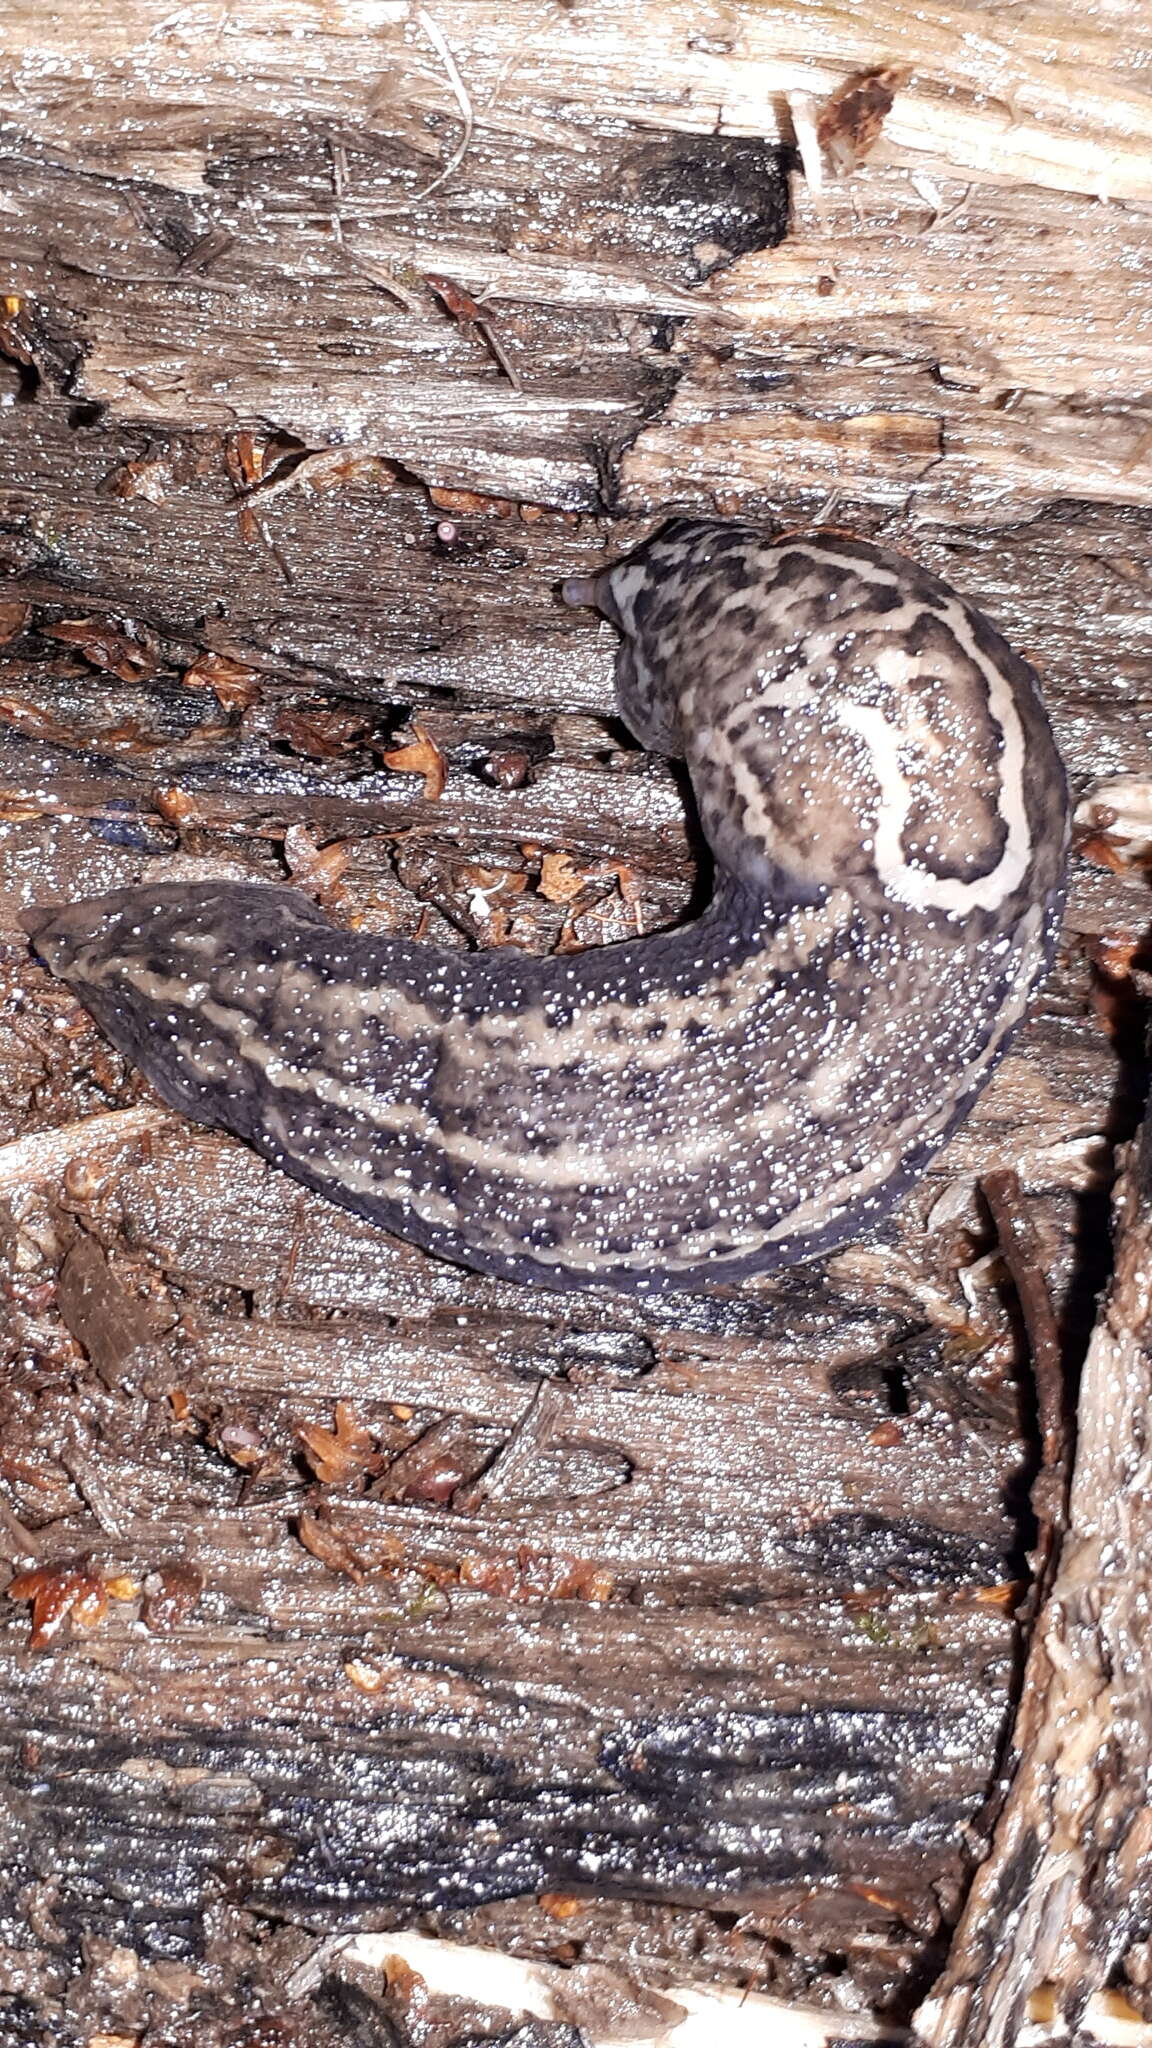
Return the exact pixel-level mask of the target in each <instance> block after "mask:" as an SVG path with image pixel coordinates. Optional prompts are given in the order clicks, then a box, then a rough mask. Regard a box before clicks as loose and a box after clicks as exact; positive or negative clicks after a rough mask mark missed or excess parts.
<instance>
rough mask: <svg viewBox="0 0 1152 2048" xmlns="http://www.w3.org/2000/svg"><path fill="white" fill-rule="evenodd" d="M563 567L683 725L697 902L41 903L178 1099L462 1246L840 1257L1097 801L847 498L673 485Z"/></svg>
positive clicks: (1048, 930)
mask: <svg viewBox="0 0 1152 2048" xmlns="http://www.w3.org/2000/svg"><path fill="white" fill-rule="evenodd" d="M563 596H564V598H565V599H566V601H567V602H568V603H569V604H574V605H595V606H598V607H599V609H600V611H601V612H602V613H604V614H605V615H606V617H607V618H608V619H610V620H611V622H612V624H613V625H614V626H615V627H617V628H618V630H619V632H620V634H621V636H622V644H621V647H620V652H619V659H618V667H617V691H618V696H619V703H620V710H621V713H622V715H623V717H624V719H625V720H626V722H627V724H628V725H629V726H630V728H631V730H632V731H633V732H634V733H635V735H636V737H637V738H638V739H639V740H640V741H641V742H642V743H643V744H644V745H645V746H647V747H651V748H655V749H657V750H658V751H660V752H661V753H665V754H672V755H678V756H682V757H683V758H684V759H685V760H686V761H687V764H688V770H689V773H690V776H691V780H692V787H693V790H694V792H695V797H696V802H697V805H698V808H699V815H700V823H701V826H702V828H703V831H704V835H705V837H706V838H707V840H708V843H709V845H710V847H711V849H712V853H713V856H714V860H715V889H714V893H713V896H712V900H711V902H710V904H709V907H708V909H707V910H706V911H705V912H704V914H703V915H702V916H701V917H700V918H698V919H697V920H696V921H695V922H694V923H691V924H688V925H685V926H684V927H682V928H681V929H678V930H674V931H670V932H665V933H661V934H657V935H654V936H652V937H649V938H643V939H638V940H635V941H631V942H627V943H623V944H619V945H611V946H604V947H601V948H596V949H593V950H591V951H588V952H585V953H582V954H578V955H572V954H564V955H562V956H553V957H551V958H548V959H536V958H531V957H528V956H526V955H524V954H522V953H520V952H517V951H514V950H501V951H496V952H491V953H478V954H460V953H456V952H451V951H444V950H440V949H437V948H434V947H429V946H422V945H418V944H411V943H405V942H403V941H399V940H395V939H384V938H372V937H364V936H360V935H353V934H352V933H350V932H348V931H345V930H342V929H341V928H340V927H339V926H337V925H335V924H334V923H332V922H331V921H330V919H329V918H328V917H326V916H325V915H324V914H323V913H322V912H321V911H319V910H318V909H316V908H315V907H314V906H313V905H312V904H311V903H309V902H308V901H307V900H306V899H305V898H304V897H303V896H301V895H299V894H297V893H296V892H295V891H294V890H292V889H289V888H278V887H271V886H261V885H251V886H247V885H238V884H236V883H235V882H231V881H224V882H219V883H203V884H196V885H185V884H177V883H163V884H159V885H157V886H154V887H151V888H149V887H147V886H143V887H139V888H134V889H123V890H119V891H117V892H116V893H114V894H112V895H107V896H101V897H97V898H94V899H92V900H91V901H87V902H82V903H78V904H75V905H72V906H69V907H65V908H54V909H40V910H36V911H33V912H30V913H26V917H25V922H26V924H27V927H28V929H29V931H30V932H31V933H32V935H33V938H34V941H35V946H36V950H37V951H38V953H39V955H40V957H41V959H42V960H43V961H44V962H45V963H46V964H47V966H48V967H49V968H51V969H52V970H53V972H55V973H56V974H58V975H60V976H62V977H63V979H64V980H65V981H67V982H68V983H69V984H70V985H71V987H72V988H73V989H74V990H75V992H76V994H77V995H78V996H79V997H80V999H81V1001H82V1002H84V1003H85V1004H86V1005H87V1007H88V1009H89V1010H90V1011H91V1013H92V1015H93V1017H94V1018H95V1019H96V1021H97V1022H98V1024H100V1025H101V1027H102V1028H103V1030H104V1031H105V1032H106V1033H107V1035H108V1037H109V1038H111V1039H112V1041H113V1042H114V1043H115V1044H116V1045H117V1046H119V1047H120V1049H121V1050H122V1051H123V1052H125V1053H126V1054H127V1055H128V1056H129V1057H130V1058H131V1059H132V1060H134V1061H135V1062H136V1064H137V1065H138V1066H139V1067H140V1068H142V1069H143V1071H144V1073H145V1074H146V1075H147V1077H148V1079H149V1080H150V1081H151V1082H152V1083H153V1085H154V1086H155V1087H156V1088H157V1090H158V1091H159V1093H160V1094H161V1095H162V1096H163V1098H164V1100H165V1101H166V1102H168V1103H170V1104H171V1105H172V1106H173V1107H174V1108H176V1109H178V1110H182V1111H184V1112H185V1113H186V1114H187V1115H188V1116H190V1117H194V1118H195V1119H196V1120H197V1121H198V1122H201V1123H206V1124H214V1125H220V1126H223V1127H224V1128H225V1129H226V1130H229V1131H233V1132H235V1133H236V1135H237V1136H239V1137H241V1138H243V1139H244V1140H246V1142H247V1143H248V1144H249V1145H252V1146H254V1147H255V1148H256V1150H257V1151H258V1152H260V1153H262V1154H263V1156H264V1157H265V1158H266V1159H269V1160H271V1161H272V1162H273V1163H274V1164H275V1165H276V1166H278V1167H282V1168H283V1169H284V1171H285V1172H287V1173H290V1174H292V1175H294V1176H295V1177H296V1178H297V1179H298V1180H300V1181H303V1182H304V1183H305V1184H306V1185H307V1186H308V1187H311V1188H315V1189H318V1190H319V1192H320V1193H321V1194H323V1195H326V1196H327V1197H328V1198H329V1199H330V1200H331V1201H334V1202H339V1203H342V1204H343V1205H344V1206H345V1207H346V1208H349V1209H352V1210H355V1211H356V1212H357V1214H359V1215H361V1216H366V1217H368V1218H369V1219H370V1220H371V1221H372V1222H374V1223H377V1224H381V1225H383V1226H384V1227H385V1228H386V1229H388V1230H392V1231H395V1232H397V1233H398V1234H399V1235H400V1236H402V1237H405V1238H409V1239H411V1240H413V1241H414V1242H415V1243H417V1244H419V1245H423V1246H424V1247H425V1248H426V1249H427V1250H428V1251H430V1252H434V1253H437V1254H439V1255H440V1256H441V1257H443V1258H446V1259H451V1260H455V1261H457V1262H459V1263H461V1264H463V1265H466V1266H471V1267H474V1268H477V1269H478V1270H480V1271H481V1272H486V1273H493V1274H498V1275H501V1276H503V1277H504V1278H506V1279H508V1280H513V1281H533V1282H537V1283H540V1284H542V1285H544V1286H547V1287H550V1288H556V1289H568V1288H579V1287H591V1286H602V1287H612V1288H620V1289H634V1290H649V1291H655V1290H664V1289H669V1288H696V1287H698V1286H700V1285H701V1284H702V1283H705V1282H715V1281H724V1282H734V1281H739V1280H741V1279H743V1278H744V1277H745V1276H746V1275H749V1274H752V1273H757V1272H764V1271H767V1270H769V1269H771V1268H773V1267H780V1266H783V1265H788V1264H793V1263H796V1262H798V1261H801V1260H806V1259H811V1258H813V1257H815V1256H817V1255H819V1254H821V1253H826V1252H828V1251H830V1250H832V1249H833V1248H834V1247H836V1246H838V1245H843V1244H844V1243H846V1242H848V1241H851V1240H853V1239H855V1238H858V1237H860V1236H861V1235H862V1234H864V1233H866V1232H868V1231H870V1230H872V1229H873V1227H874V1226H875V1225H876V1224H877V1223H878V1222H879V1221H880V1220H881V1219H882V1218H883V1216H884V1215H885V1214H886V1212H887V1211H889V1210H890V1209H891V1208H892V1206H893V1204H894V1203H895V1202H896V1201H897V1200H898V1199H899V1198H900V1196H901V1195H903V1194H904V1192H905V1191H906V1190H907V1188H908V1187H909V1185H910V1183H911V1181H912V1179H913V1177H914V1176H915V1175H916V1174H917V1173H918V1172H919V1171H920V1169H921V1168H922V1167H923V1166H924V1164H925V1163H926V1161H927V1160H928V1159H929V1158H930V1157H931V1155H932V1154H933V1153H934V1152H935V1151H936V1150H937V1148H938V1147H939V1146H940V1145H941V1144H942V1143H943V1142H944V1140H945V1139H946V1138H947V1136H948V1135H949V1133H950V1132H951V1130H952V1129H953V1127H954V1126H955V1125H956V1123H957V1122H958V1120H959V1119H960V1118H961V1117H962V1116H963V1115H964V1113H965V1111H966V1110H967V1109H968V1108H969V1107H970V1106H971V1104H972V1101H973V1099H974V1097H975V1096H976V1094H977V1092H978V1091H979V1089H980V1088H982V1087H983V1085H984V1083H985V1081H986V1080H987V1079H988V1076H989V1074H990V1073H991V1071H992V1068H993V1067H994V1065H995V1064H996V1061H997V1060H998V1059H999V1058H1000V1056H1001V1054H1002V1053H1003V1052H1004V1049H1005V1047H1006V1046H1007V1044H1008V1041H1009V1039H1010V1038H1011V1036H1012V1033H1013V1032H1014V1031H1015V1029H1016V1027H1017V1025H1018V1024H1019V1022H1020V1020H1021V1018H1022V1017H1023V1015H1024V1012H1025V1010H1026V1008H1027V1005H1028V1001H1029V997H1030V996H1031V994H1032V991H1033V990H1034V989H1035V987H1036V985H1037V983H1038V981H1039V980H1040V978H1041V976H1042V975H1043V974H1044V972H1045V970H1046V967H1047V964H1048V961H1049V958H1050V955H1051V951H1052V947H1053V943H1054V937H1055V932H1056V928H1057V923H1058V919H1059V915H1060V909H1061V904H1062V900H1063V889H1064V869H1065V859H1066V847H1067V838H1068V804H1067V792H1066V787H1065V781H1064V775H1063V772H1062V769H1061V765H1060V761H1059V757H1058V755H1057V753H1056V749H1055V745H1054V743H1053V739H1052V734H1051V731H1050V728H1049V725H1048V721H1047V718H1046V717H1045V714H1044V711H1043V708H1042V706H1041V703H1040V698H1039V694H1038V689H1037V684H1036V678H1035V676H1034V674H1033V672H1032V670H1031V669H1030V668H1029V666H1028V664H1027V663H1026V662H1025V661H1023V660H1022V659H1021V658H1020V656H1019V655H1017V654H1014V653H1013V652H1012V650H1011V649H1010V648H1009V647H1008V646H1007V645H1006V643H1005V642H1004V640H1002V639H1001V637H1000V635H999V634H998V633H997V632H996V631H995V629H994V628H993V627H992V626H991V625H990V624H989V622H988V621H987V619H985V618H984V617H983V616H982V615H981V613H980V612H978V611H977V610H976V609H975V608H974V607H973V606H972V605H970V604H968V603H966V602H965V600H964V599H963V598H961V597H959V596H957V594H956V593H955V592H954V591H953V590H951V589H950V588H949V587H948V585H947V584H945V583H942V582H941V581H940V580H939V579H938V578H937V577H935V576H933V575H930V574H929V573H927V572H926V571H925V570H924V569H922V568H919V567H917V566H916V565H915V564H914V563H912V562H910V561H907V560H905V559H904V558H902V557H901V556H899V555H895V554H890V553H887V552H885V551H884V550H883V549H881V548H878V547H874V546H873V545H872V544H871V543H870V542H868V541H864V540H856V539H852V538H849V537H847V536H844V535H842V534H840V533H836V532H815V533H812V534H810V535H808V536H807V537H799V536H794V535H789V536H787V537H785V538H782V539H775V540H773V539H770V538H769V537H767V536H766V535H765V534H764V533H763V532H761V531H760V530H759V529H757V528H756V527H754V526H750V525H736V524H728V523H720V522H716V521H710V520H678V521H675V522H673V523H672V524H671V525H668V526H666V527H664V528H663V529H661V530H660V531H659V532H658V533H657V534H656V535H655V537H654V538H652V539H651V540H650V541H648V542H647V543H646V544H645V545H644V546H643V547H641V548H639V549H638V550H636V551H635V552H634V553H633V554H631V555H629V556H627V557H625V558H624V559H623V560H622V561H619V562H618V563H616V565H615V566H614V567H611V568H609V569H607V570H605V571H604V572H603V573H602V574H600V575H598V576H595V577H592V578H574V579H573V580H571V581H570V582H569V583H567V584H566V585H565V586H564V590H563Z"/></svg>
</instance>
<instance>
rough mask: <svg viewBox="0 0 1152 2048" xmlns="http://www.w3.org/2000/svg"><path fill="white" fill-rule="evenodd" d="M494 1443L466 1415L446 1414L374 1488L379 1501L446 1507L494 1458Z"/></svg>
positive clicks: (393, 1465) (408, 1449) (390, 1466)
mask: <svg viewBox="0 0 1152 2048" xmlns="http://www.w3.org/2000/svg"><path fill="white" fill-rule="evenodd" d="M492 1450H493V1446H492V1444H491V1442H490V1441H489V1440H488V1438H486V1437H485V1436H483V1435H482V1434H478V1433H477V1430H476V1427H475V1425H474V1423H473V1422H472V1420H471V1418H470V1417H468V1416H466V1415H446V1416H443V1417H442V1418H441V1420H440V1421H439V1422H434V1423H433V1424H432V1425H431V1427H430V1428H428V1429H426V1430H425V1431H424V1432H423V1434H422V1435H421V1436H419V1437H417V1439H416V1441H415V1443H412V1444H409V1445H408V1447H407V1449H406V1450H403V1451H401V1452H400V1455H399V1456H398V1457H396V1458H394V1459H393V1460H392V1462H391V1464H390V1465H389V1466H388V1468H387V1470H386V1471H385V1472H384V1474H383V1476H382V1477H381V1478H379V1479H378V1480H377V1481H376V1484H375V1486H374V1487H373V1488H372V1492H373V1495H374V1497H375V1498H376V1499H377V1500H396V1501H420V1502H423V1503H425V1504H426V1505H428V1506H431V1507H444V1506H446V1505H447V1503H448V1502H449V1501H450V1500H451V1498H452V1495H453V1494H454V1493H455V1492H456V1489H457V1487H459V1486H463V1485H464V1484H465V1483H466V1482H467V1481H468V1480H470V1479H475V1478H476V1476H477V1474H478V1473H479V1472H481V1471H482V1470H483V1468H484V1466H485V1465H486V1464H487V1463H488V1461H489V1459H490V1458H491V1456H492Z"/></svg>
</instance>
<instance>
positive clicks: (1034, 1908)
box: [919, 1119, 1152, 2048]
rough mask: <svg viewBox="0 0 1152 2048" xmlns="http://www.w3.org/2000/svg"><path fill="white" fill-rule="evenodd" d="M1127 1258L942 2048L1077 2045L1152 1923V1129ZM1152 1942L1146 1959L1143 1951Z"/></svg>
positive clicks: (1101, 1342)
mask: <svg viewBox="0 0 1152 2048" xmlns="http://www.w3.org/2000/svg"><path fill="white" fill-rule="evenodd" d="M1117 1218H1118V1237H1117V1245H1116V1265H1115V1272H1114V1275H1113V1279H1112V1283H1111V1286H1110V1289H1109V1293H1108V1297H1107V1300H1106V1302H1105V1304H1104V1307H1103V1309H1102V1311H1101V1314H1100V1317H1099V1320H1098V1321H1097V1324H1096V1328H1095V1330H1094V1331H1093V1334H1092V1341H1091V1343H1090V1345H1089V1347H1088V1355H1087V1358H1086V1360H1085V1365H1084V1377H1083V1382H1082V1385H1081V1390H1080V1404H1079V1413H1080V1427H1079V1441H1078V1448H1077V1457H1076V1472H1075V1481H1074V1484H1073V1488H1072V1493H1071V1500H1070V1503H1069V1512H1068V1523H1069V1526H1068V1528H1067V1531H1066V1533H1065V1534H1064V1536H1063V1538H1062V1543H1061V1549H1060V1556H1059V1567H1058V1570H1057V1573H1056V1576H1055V1579H1054V1582H1053V1584H1052V1586H1051V1588H1050V1590H1049V1592H1048V1594H1047V1598H1046V1600H1045V1602H1044V1606H1043V1610H1042V1612H1041V1615H1040V1618H1039V1622H1038V1624H1037V1626H1036V1628H1035V1630H1034V1631H1033V1635H1032V1641H1031V1645H1030V1648H1029V1654H1028V1663H1027V1667H1026V1670H1025V1674H1024V1687H1023V1694H1022V1698H1021V1703H1020V1710H1019V1713H1018V1715H1017V1719H1016V1726H1015V1730H1014V1743H1013V1746H1014V1750H1015V1752H1016V1754H1015V1759H1014V1764H1015V1768H1014V1775H1013V1780H1012V1786H1011V1790H1010V1792H1009V1794H1008V1798H1007V1801H1006V1803H1005V1807H1004V1811H1003V1813H1002V1814H1001V1816H1000V1818H999V1821H998V1824H997V1828H996V1832H995V1836H994V1839H993V1844H992V1851H991V1854H990V1856H989V1858H988V1861H987V1863H986V1865H985V1866H983V1867H982V1868H981V1870H980V1871H979V1873H978V1875H977V1878H976V1881H975V1883H974V1884H973V1887H972V1890H971V1892H970V1894H969V1897H968V1900H967V1903H966V1906H965V1911H964V1916H963V1919H962V1921H961V1924H960V1927H959V1929H958V1931H957V1935H956V1941H955V1946H954V1950H953V1954H952V1956H951V1957H950V1959H949V1964H948V1968H947V1971H946V1972H945V1974H944V1976H943V1977H942V1979H941V1981H940V1983H939V1985H938V1986H937V1987H936V1989H935V1991H934V1993H933V1997H932V2000H931V2003H930V2005H927V2006H926V2007H925V2008H924V2009H923V2011H922V2012H921V2014H920V2015H919V2029H920V2036H921V2037H922V2038H923V2040H924V2041H925V2042H927V2043H930V2044H931V2048H1011V2044H1012V2043H1014V2042H1016V2041H1017V2040H1019V2039H1020V2036H1021V2033H1022V2031H1023V2030H1024V2029H1025V2028H1026V2027H1027V2025H1028V2023H1029V2022H1034V2023H1037V2024H1038V2025H1039V2026H1040V2027H1041V2028H1043V2027H1049V2028H1050V2029H1051V2030H1052V2032H1053V2034H1059V2035H1061V2036H1062V2037H1063V2038H1066V2039H1072V2038H1074V2037H1075V2036H1076V2033H1077V2029H1078V2028H1080V2027H1081V2026H1082V2025H1083V2023H1084V2019H1085V2011H1086V2008H1087V2006H1088V2003H1089V2000H1090V1998H1091V1997H1092V1994H1093V1993H1094V1992H1098V1991H1099V1990H1101V1989H1102V1988H1103V1987H1104V1986H1105V1985H1106V1984H1107V1983H1108V1982H1109V1980H1110V1979H1111V1976H1112V1973H1113V1971H1114V1970H1115V1969H1116V1967H1117V1965H1118V1964H1120V1963H1121V1962H1122V1961H1123V1959H1124V1957H1125V1956H1126V1955H1128V1954H1129V1953H1130V1952H1132V1951H1134V1950H1137V1955H1136V1958H1135V1960H1136V1962H1137V1966H1138V1967H1139V1975H1140V1979H1141V1981H1142V1982H1146V1979H1147V1974H1148V1973H1147V1967H1146V1947H1147V1937H1148V1928H1149V1924H1150V1922H1152V1729H1150V1726H1149V1712H1148V1696H1147V1695H1148V1682H1147V1611H1148V1593H1149V1578H1148V1574H1149V1559H1150V1558H1152V1529H1150V1527H1149V1521H1150V1508H1149V1498H1150V1495H1152V1486H1150V1474H1149V1463H1148V1416H1149V1413H1150V1412H1152V1123H1150V1122H1149V1121H1148V1120H1147V1119H1146V1120H1145V1123H1144V1125H1143V1127H1142V1131H1141V1135H1140V1139H1139V1142H1138V1143H1134V1144H1133V1146H1132V1148H1131V1155H1130V1158H1129V1161H1128V1165H1127V1167H1126V1170H1125V1172H1124V1174H1123V1176H1122V1178H1121V1181H1120V1184H1119V1187H1118V1190H1117ZM1138 1944H1139V1945H1140V1946H1139V1948H1138V1949H1137V1945H1138Z"/></svg>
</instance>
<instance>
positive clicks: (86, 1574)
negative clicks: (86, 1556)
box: [8, 1563, 108, 1650]
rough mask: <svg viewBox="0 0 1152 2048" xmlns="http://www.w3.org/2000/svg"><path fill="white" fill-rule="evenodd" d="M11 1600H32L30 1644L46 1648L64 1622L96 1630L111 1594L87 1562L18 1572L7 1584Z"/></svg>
mask: <svg viewBox="0 0 1152 2048" xmlns="http://www.w3.org/2000/svg"><path fill="white" fill-rule="evenodd" d="M8 1598H9V1599H10V1600H29V1601H31V1603H32V1633H31V1635H30V1636H29V1638H28V1647H29V1649H32V1650H43V1649H46V1648H47V1646H48V1644H49V1643H50V1642H51V1641H52V1639H53V1637H54V1636H57V1635H58V1634H59V1633H60V1630H61V1629H62V1628H63V1626H64V1623H65V1622H66V1621H68V1620H71V1622H72V1624H73V1626H74V1627H75V1628H80V1629H93V1628H96V1627H97V1626H98V1624H99V1623H100V1622H101V1621H102V1620H103V1618H104V1615H105V1614H106V1613H107V1611H108V1593H107V1588H106V1587H105V1584H104V1580H103V1578H102V1577H101V1575H100V1573H99V1572H97V1571H94V1570H93V1569H92V1567H91V1566H90V1565H88V1564H87V1563H82V1564H58V1565H38V1566H36V1568H35V1569H34V1570H32V1571H29V1572H17V1574H16V1577H15V1578H14V1579H12V1580H11V1581H10V1583H9V1586H8Z"/></svg>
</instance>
